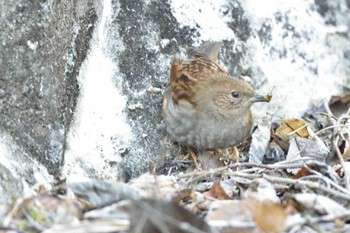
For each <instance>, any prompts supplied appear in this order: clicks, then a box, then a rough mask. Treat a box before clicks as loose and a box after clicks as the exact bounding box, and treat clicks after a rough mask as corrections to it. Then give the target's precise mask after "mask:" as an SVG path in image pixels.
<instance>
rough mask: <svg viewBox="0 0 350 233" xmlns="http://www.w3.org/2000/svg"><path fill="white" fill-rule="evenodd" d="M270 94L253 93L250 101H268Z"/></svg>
mask: <svg viewBox="0 0 350 233" xmlns="http://www.w3.org/2000/svg"><path fill="white" fill-rule="evenodd" d="M271 98H272V95H259V94H255V95H254V96H253V97H252V98H250V102H252V103H254V102H270V100H271Z"/></svg>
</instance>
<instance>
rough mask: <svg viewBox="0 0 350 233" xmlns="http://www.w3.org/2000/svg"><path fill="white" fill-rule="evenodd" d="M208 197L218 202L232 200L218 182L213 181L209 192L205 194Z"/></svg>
mask: <svg viewBox="0 0 350 233" xmlns="http://www.w3.org/2000/svg"><path fill="white" fill-rule="evenodd" d="M207 195H208V196H211V197H214V198H216V199H218V200H230V199H232V198H231V197H230V196H229V195H227V193H226V192H225V190H224V189H223V188H222V187H221V185H220V181H215V182H214V184H213V185H212V186H211V188H210V190H209V191H208V192H207Z"/></svg>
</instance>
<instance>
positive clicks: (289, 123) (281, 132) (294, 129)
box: [276, 119, 310, 141]
mask: <svg viewBox="0 0 350 233" xmlns="http://www.w3.org/2000/svg"><path fill="white" fill-rule="evenodd" d="M282 122H283V123H282V125H281V126H280V127H279V128H278V129H277V130H276V135H277V136H278V137H280V138H282V139H284V140H286V141H289V139H290V138H291V137H292V136H294V135H298V136H299V137H302V138H308V137H309V136H310V135H309V132H308V130H307V128H306V127H307V124H306V122H305V121H304V120H302V119H284V120H282Z"/></svg>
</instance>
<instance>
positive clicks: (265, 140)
mask: <svg viewBox="0 0 350 233" xmlns="http://www.w3.org/2000/svg"><path fill="white" fill-rule="evenodd" d="M269 141H270V129H269V128H268V127H263V126H258V127H257V129H256V130H255V131H254V133H253V135H252V143H251V145H250V148H249V162H251V163H262V161H263V159H264V155H265V152H266V150H267V148H268V145H269Z"/></svg>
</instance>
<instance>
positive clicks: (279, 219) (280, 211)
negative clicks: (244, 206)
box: [250, 200, 289, 233]
mask: <svg viewBox="0 0 350 233" xmlns="http://www.w3.org/2000/svg"><path fill="white" fill-rule="evenodd" d="M250 204H251V208H252V211H253V212H254V216H255V218H254V219H255V222H256V224H257V225H258V227H259V228H260V229H261V230H262V231H263V232H264V233H278V232H283V230H284V228H285V221H286V219H287V217H288V216H289V213H288V212H287V211H286V209H285V208H284V207H282V205H281V204H278V203H273V202H257V201H253V200H252V201H251V202H250Z"/></svg>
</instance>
